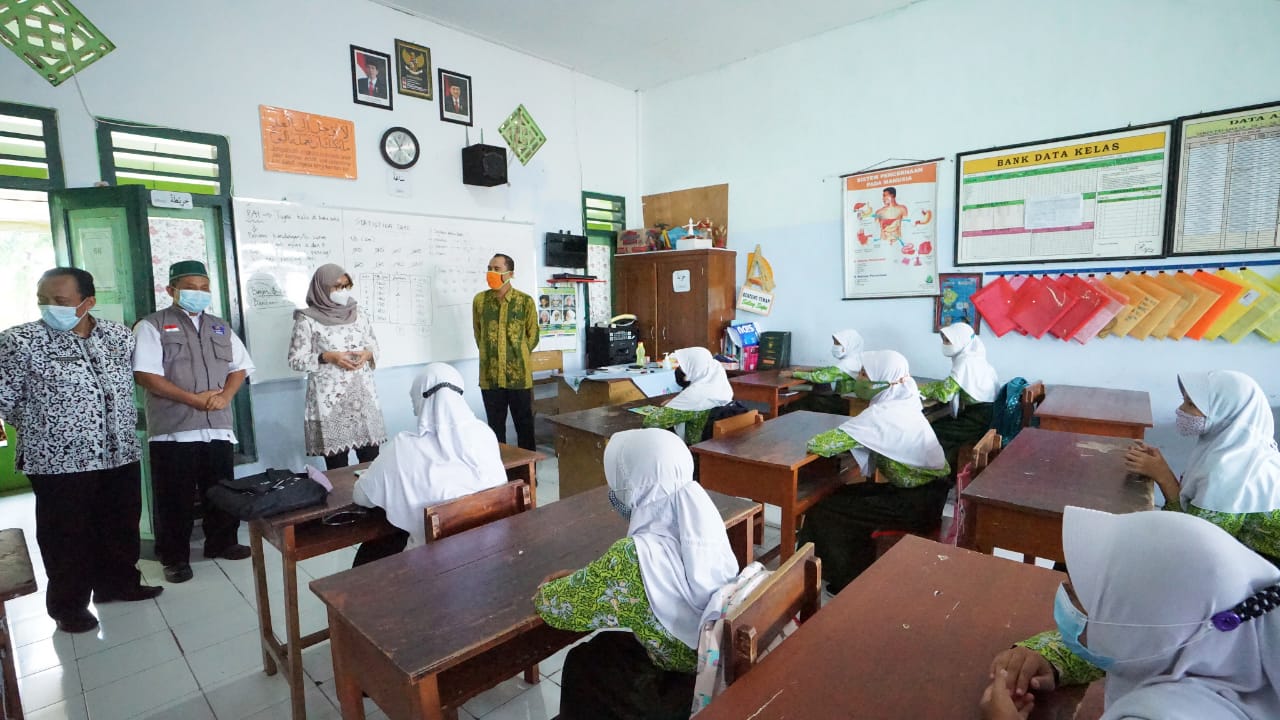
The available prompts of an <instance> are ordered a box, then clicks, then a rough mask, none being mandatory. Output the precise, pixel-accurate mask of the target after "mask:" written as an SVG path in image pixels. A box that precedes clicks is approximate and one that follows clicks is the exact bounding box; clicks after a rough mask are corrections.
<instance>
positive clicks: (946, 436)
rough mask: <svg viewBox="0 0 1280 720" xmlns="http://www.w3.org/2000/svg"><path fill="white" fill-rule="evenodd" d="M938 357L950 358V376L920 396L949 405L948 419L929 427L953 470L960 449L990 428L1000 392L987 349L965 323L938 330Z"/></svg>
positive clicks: (924, 388)
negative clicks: (939, 344) (939, 348)
mask: <svg viewBox="0 0 1280 720" xmlns="http://www.w3.org/2000/svg"><path fill="white" fill-rule="evenodd" d="M941 334H942V354H943V355H946V356H947V357H950V358H951V374H950V375H948V376H947V378H946V379H945V380H939V381H938V382H933V383H927V384H925V386H924V387H922V388H920V395H921V396H923V397H926V398H929V399H931V400H937V401H938V402H949V403H951V416H950V417H947V418H943V419H941V420H937V421H935V422H934V423H933V431H934V432H935V433H937V435H938V442H940V443H942V449H943V450H944V451H945V452H946V453H947V462H948V463H950V464H951V467H957V466H958V464H959V463H958V462H957V458H956V455H957V453H958V452H959V450H960V446H961V445H964V444H966V443H974V442H977V441H978V440H980V439H981V438H982V434H983V433H985V432H986V431H987V429H988V428H989V427H991V403H992V402H994V401H995V399H996V394H997V393H999V392H1000V382H999V380H998V379H997V378H996V369H995V368H993V367H991V363H989V362H987V348H986V345H984V344H983V342H982V340H980V339H979V338H978V336H977V335H974V334H973V328H972V327H969V325H968V324H966V323H956V324H954V325H948V326H946V327H944V328H942V330H941Z"/></svg>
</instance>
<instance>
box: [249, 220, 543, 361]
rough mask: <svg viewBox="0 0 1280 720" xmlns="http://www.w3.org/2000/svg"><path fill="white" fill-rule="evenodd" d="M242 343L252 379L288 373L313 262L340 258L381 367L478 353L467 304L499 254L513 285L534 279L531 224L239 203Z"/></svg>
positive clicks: (528, 289) (530, 285) (527, 286)
mask: <svg viewBox="0 0 1280 720" xmlns="http://www.w3.org/2000/svg"><path fill="white" fill-rule="evenodd" d="M232 204H233V212H234V216H235V236H236V262H237V265H238V267H239V271H240V272H239V276H240V292H241V297H242V298H243V302H244V308H245V335H246V337H245V342H246V344H247V345H248V346H249V352H250V354H251V355H252V356H253V362H254V364H255V365H256V366H257V370H256V371H255V372H254V376H253V378H254V380H257V381H263V380H280V379H284V378H290V377H298V376H299V375H300V374H299V373H295V372H294V371H292V370H290V369H289V366H288V357H287V355H288V351H289V340H290V337H291V335H292V331H293V311H294V309H295V308H301V307H306V298H307V288H308V286H309V285H310V284H311V275H312V274H313V273H314V272H315V270H316V268H318V267H319V266H321V265H323V264H325V263H330V262H332V263H337V264H339V265H341V266H342V267H344V268H346V270H347V274H348V275H350V276H351V280H352V282H353V283H355V293H356V298H357V300H358V301H359V302H360V312H361V313H363V314H364V315H365V317H367V318H369V319H370V320H371V321H372V323H373V332H374V334H375V335H376V336H377V339H378V344H379V346H380V351H381V354H380V357H379V359H378V366H379V367H394V366H397V365H415V364H421V363H426V362H435V361H441V362H448V361H452V360H461V359H464V358H474V357H477V356H478V350H477V349H476V345H475V338H474V336H473V334H472V329H471V301H472V299H473V298H474V297H475V295H476V293H478V292H480V291H482V290H484V289H486V285H485V278H484V274H485V269H486V267H487V266H488V263H489V259H490V258H491V257H493V256H494V254H496V253H503V254H505V255H510V256H511V258H512V259H513V260H515V263H516V273H515V276H514V278H513V284H514V286H515V287H516V289H518V290H520V291H522V292H525V293H528V294H530V295H532V294H533V291H534V287H535V286H536V284H537V267H536V264H535V259H536V255H535V250H534V234H533V225H532V224H529V223H512V222H504V221H498V220H473V219H466V218H451V217H436V216H431V215H411V214H406V213H393V212H375V211H370V210H353V209H344V208H331V207H323V208H321V207H308V206H306V205H300V204H296V203H282V202H271V201H265V200H251V199H246V198H234V199H233V203H232Z"/></svg>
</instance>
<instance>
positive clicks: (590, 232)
mask: <svg viewBox="0 0 1280 720" xmlns="http://www.w3.org/2000/svg"><path fill="white" fill-rule="evenodd" d="M626 227H627V200H626V198H624V197H622V196H620V195H606V194H604V193H597V192H583V193H582V229H583V231H584V232H583V234H585V235H586V236H587V242H588V243H590V244H592V245H611V246H615V247H616V246H617V242H618V233H620V232H622V231H623V230H625V229H626Z"/></svg>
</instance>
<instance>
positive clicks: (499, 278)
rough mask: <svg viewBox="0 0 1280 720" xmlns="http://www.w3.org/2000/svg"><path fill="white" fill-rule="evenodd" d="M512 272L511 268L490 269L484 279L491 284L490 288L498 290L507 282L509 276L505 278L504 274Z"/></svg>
mask: <svg viewBox="0 0 1280 720" xmlns="http://www.w3.org/2000/svg"><path fill="white" fill-rule="evenodd" d="M510 274H511V271H510V270H508V271H507V272H498V271H496V270H489V271H487V272H485V274H484V281H485V282H486V283H488V284H489V289H490V290H497V289H498V288H500V287H502V286H503V285H506V284H507V278H504V277H503V276H504V275H510Z"/></svg>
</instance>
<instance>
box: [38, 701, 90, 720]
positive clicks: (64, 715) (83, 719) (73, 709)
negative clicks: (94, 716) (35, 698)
mask: <svg viewBox="0 0 1280 720" xmlns="http://www.w3.org/2000/svg"><path fill="white" fill-rule="evenodd" d="M23 714H24V715H26V718H27V720H89V710H88V709H87V708H86V707H85V704H84V696H83V695H77V696H75V697H73V698H70V699H68V700H65V701H63V702H60V703H54V704H53V705H50V706H49V707H44V708H40V709H39V710H36V711H35V712H29V711H25V708H24V713H23Z"/></svg>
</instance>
